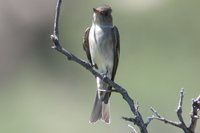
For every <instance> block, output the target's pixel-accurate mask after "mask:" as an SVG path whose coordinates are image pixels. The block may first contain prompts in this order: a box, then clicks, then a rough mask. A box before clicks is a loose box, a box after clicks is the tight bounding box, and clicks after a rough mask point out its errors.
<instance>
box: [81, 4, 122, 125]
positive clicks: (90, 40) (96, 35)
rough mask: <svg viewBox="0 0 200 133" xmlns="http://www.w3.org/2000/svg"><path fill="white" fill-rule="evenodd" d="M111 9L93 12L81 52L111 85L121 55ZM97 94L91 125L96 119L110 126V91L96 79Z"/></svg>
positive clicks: (99, 8) (101, 8) (105, 6)
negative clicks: (83, 51) (109, 80)
mask: <svg viewBox="0 0 200 133" xmlns="http://www.w3.org/2000/svg"><path fill="white" fill-rule="evenodd" d="M111 12H112V9H111V7H110V6H109V5H102V6H99V7H97V8H93V22H92V26H91V27H88V28H87V29H86V31H85V35H84V40H83V48H84V50H85V52H86V54H87V58H88V60H89V62H90V63H91V64H92V65H93V66H94V69H96V70H97V71H98V72H100V73H102V74H104V75H106V76H107V77H108V78H110V79H111V80H112V81H114V78H115V74H116V70H117V66H118V60H119V52H120V38H119V32H118V29H117V27H116V26H113V22H112V15H111ZM96 83H97V92H96V98H95V102H94V106H93V110H92V114H91V117H90V123H94V122H96V121H97V120H98V119H101V120H103V121H104V122H105V123H110V105H109V98H110V95H111V89H112V87H111V86H109V85H108V84H107V83H105V82H103V81H102V80H101V79H100V78H99V77H96Z"/></svg>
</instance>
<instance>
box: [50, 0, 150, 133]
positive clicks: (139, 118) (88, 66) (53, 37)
mask: <svg viewBox="0 0 200 133" xmlns="http://www.w3.org/2000/svg"><path fill="white" fill-rule="evenodd" d="M61 2H62V0H58V1H57V6H56V13H55V21H54V31H53V35H51V40H52V41H53V43H54V46H52V48H53V49H55V50H57V51H58V52H60V53H62V54H63V55H65V56H66V57H67V58H68V60H71V61H74V62H76V63H78V64H79V65H81V66H82V67H84V68H86V69H87V70H88V71H90V72H91V73H92V74H93V75H95V76H97V77H99V78H100V79H102V80H103V81H104V82H106V83H107V84H109V85H110V86H112V87H113V88H115V90H116V91H117V92H118V93H120V94H121V95H122V97H123V99H124V100H125V101H126V102H127V103H128V105H129V107H130V109H131V111H132V112H133V114H134V115H135V121H136V122H135V124H136V125H137V126H138V127H139V128H140V131H141V133H148V131H147V128H146V125H145V123H144V121H143V118H142V116H141V114H140V112H139V111H138V110H137V108H136V106H135V103H134V101H133V99H132V98H131V97H130V96H129V95H128V93H127V91H126V89H124V88H123V87H121V86H120V85H118V84H117V83H115V82H113V81H112V80H110V79H109V78H108V77H106V76H105V75H102V74H100V73H99V72H97V71H96V70H95V69H93V67H92V65H91V64H90V63H88V62H86V61H84V60H82V59H80V58H78V57H76V56H75V55H73V54H72V53H70V52H69V51H67V50H66V49H64V48H63V47H62V46H61V44H60V42H59V37H58V35H59V30H58V21H59V13H60V7H61Z"/></svg>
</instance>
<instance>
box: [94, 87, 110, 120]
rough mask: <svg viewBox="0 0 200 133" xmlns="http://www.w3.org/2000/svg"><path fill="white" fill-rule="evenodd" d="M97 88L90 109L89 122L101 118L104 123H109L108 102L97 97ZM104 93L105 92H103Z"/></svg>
mask: <svg viewBox="0 0 200 133" xmlns="http://www.w3.org/2000/svg"><path fill="white" fill-rule="evenodd" d="M98 93H99V92H98V90H97V93H96V98H95V102H94V106H93V110H92V114H91V117H90V123H95V122H96V121H97V120H99V119H101V120H102V121H104V122H105V123H107V124H109V123H110V103H109V101H108V102H106V103H105V102H104V101H102V99H101V98H100V97H99V94H98ZM104 93H105V92H104Z"/></svg>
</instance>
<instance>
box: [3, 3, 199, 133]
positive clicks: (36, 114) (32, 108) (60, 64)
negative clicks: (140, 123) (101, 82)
mask: <svg viewBox="0 0 200 133" xmlns="http://www.w3.org/2000/svg"><path fill="white" fill-rule="evenodd" d="M103 3H107V4H110V5H111V6H112V8H113V18H114V24H115V25H117V27H118V28H119V31H120V35H121V55H120V62H119V67H118V71H117V75H116V82H117V83H119V84H121V85H122V86H123V87H125V88H127V91H128V92H129V94H130V96H132V98H134V100H135V101H137V102H139V106H140V111H141V113H142V114H143V117H144V119H145V121H146V118H147V117H148V116H151V115H152V113H151V111H150V109H149V108H150V107H151V106H153V107H154V108H155V109H157V111H158V112H159V113H160V114H161V115H163V116H165V117H166V118H168V119H171V120H174V121H176V120H177V116H176V113H175V110H176V108H177V104H178V99H179V91H180V89H181V88H185V97H184V103H183V105H184V108H183V109H184V112H183V116H184V119H185V121H186V123H187V124H189V122H190V117H189V113H190V111H191V100H192V98H196V97H197V96H198V95H199V94H200V81H199V79H200V36H199V35H200V17H199V12H200V8H199V7H200V2H199V1H198V0H192V1H186V0H183V1H179V0H123V1H116V0H109V1H107V0H93V1H89V0H82V1H80V0H63V5H62V11H61V20H60V39H61V40H60V41H61V43H62V44H63V47H65V48H66V49H68V50H69V51H71V52H72V53H74V54H75V55H77V56H78V57H81V58H82V59H87V58H86V55H85V52H84V51H83V49H82V36H83V33H84V31H85V29H86V28H87V27H88V26H90V25H91V22H92V8H93V7H97V6H99V5H102V4H103ZM55 5H56V0H34V1H32V0H6V1H5V0H0V40H1V42H0V132H2V133H67V132H71V133H78V132H87V133H93V132H96V133H101V132H105V133H109V132H116V133H121V132H127V133H128V132H132V129H131V128H129V127H128V124H129V123H128V122H125V121H123V120H122V119H121V117H122V116H128V117H133V115H132V113H131V112H130V110H129V107H128V106H127V104H126V102H125V101H123V100H122V98H121V96H120V95H119V94H116V93H113V94H112V98H111V115H112V123H111V125H106V124H104V123H102V122H98V123H96V124H94V125H91V124H89V123H88V120H89V116H90V113H91V109H92V105H93V100H94V96H95V89H96V83H95V79H94V77H93V76H92V75H91V74H90V73H89V72H88V71H86V70H85V69H83V68H82V67H81V66H79V65H77V64H76V63H74V62H70V61H67V58H66V57H65V56H63V55H61V54H60V53H58V52H57V51H55V50H52V49H51V46H52V42H51V40H50V34H51V33H52V31H53V19H54V13H55ZM199 125H200V122H198V126H197V130H196V131H197V132H200V126H199ZM148 129H149V132H150V133H159V132H162V133H169V132H172V133H182V131H181V130H180V129H177V128H175V127H172V126H169V125H166V124H163V123H160V122H157V121H153V122H152V123H151V124H150V125H149V127H148ZM136 130H138V128H136Z"/></svg>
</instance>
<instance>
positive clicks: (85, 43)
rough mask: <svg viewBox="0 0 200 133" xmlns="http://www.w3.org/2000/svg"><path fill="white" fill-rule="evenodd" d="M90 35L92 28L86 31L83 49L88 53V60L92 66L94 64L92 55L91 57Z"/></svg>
mask: <svg viewBox="0 0 200 133" xmlns="http://www.w3.org/2000/svg"><path fill="white" fill-rule="evenodd" d="M89 33H90V27H88V28H87V29H86V30H85V34H84V36H83V49H84V50H85V52H86V55H87V58H88V60H89V62H90V64H92V59H91V55H90V46H89Z"/></svg>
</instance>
